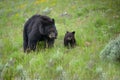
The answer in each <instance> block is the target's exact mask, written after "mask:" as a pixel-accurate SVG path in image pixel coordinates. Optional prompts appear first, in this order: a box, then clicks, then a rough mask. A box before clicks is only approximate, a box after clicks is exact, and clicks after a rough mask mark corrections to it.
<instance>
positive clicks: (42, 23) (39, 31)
mask: <svg viewBox="0 0 120 80" xmlns="http://www.w3.org/2000/svg"><path fill="white" fill-rule="evenodd" d="M57 34H58V33H57V30H56V26H55V21H54V19H51V18H49V17H48V16H42V15H33V16H32V17H31V18H30V19H28V20H27V22H26V23H25V25H24V30H23V48H24V52H26V51H27V50H28V49H29V50H33V51H35V49H36V44H37V42H39V41H44V42H45V47H46V45H48V47H52V46H53V45H54V41H55V39H56V37H57Z"/></svg>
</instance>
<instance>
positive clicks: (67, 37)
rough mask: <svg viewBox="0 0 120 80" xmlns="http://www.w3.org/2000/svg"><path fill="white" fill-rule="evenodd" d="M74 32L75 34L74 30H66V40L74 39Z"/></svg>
mask: <svg viewBox="0 0 120 80" xmlns="http://www.w3.org/2000/svg"><path fill="white" fill-rule="evenodd" d="M74 34H75V31H73V32H68V31H67V32H66V34H65V39H66V40H67V41H71V40H74Z"/></svg>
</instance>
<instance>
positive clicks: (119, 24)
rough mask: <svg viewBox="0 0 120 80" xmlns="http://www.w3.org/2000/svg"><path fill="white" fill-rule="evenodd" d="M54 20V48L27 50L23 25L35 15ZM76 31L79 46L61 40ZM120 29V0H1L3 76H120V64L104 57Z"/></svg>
mask: <svg viewBox="0 0 120 80" xmlns="http://www.w3.org/2000/svg"><path fill="white" fill-rule="evenodd" d="M46 9H51V12H50V13H49V14H46V15H47V16H50V17H51V18H54V19H55V23H56V27H57V30H58V38H57V39H56V41H55V44H54V45H55V46H54V48H51V49H43V45H42V44H41V45H38V49H37V51H36V52H31V53H29V54H25V53H24V52H23V27H24V23H25V22H26V20H27V19H28V18H30V17H31V16H32V15H34V14H42V15H45V13H44V11H45V10H46ZM66 31H75V32H76V33H75V37H76V41H77V46H76V47H75V48H73V49H67V48H65V47H64V45H63V38H64V34H65V33H66ZM119 33H120V1H119V0H0V80H120V63H111V62H107V61H103V60H101V59H100V57H99V54H100V52H101V50H102V49H103V48H104V47H105V45H106V44H107V43H108V42H109V41H110V40H112V39H114V38H116V37H117V36H118V35H119Z"/></svg>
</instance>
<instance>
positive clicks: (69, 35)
mask: <svg viewBox="0 0 120 80" xmlns="http://www.w3.org/2000/svg"><path fill="white" fill-rule="evenodd" d="M75 45H76V40H75V31H73V32H69V31H67V32H66V34H65V36H64V46H65V47H68V48H70V47H74V46H75Z"/></svg>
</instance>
